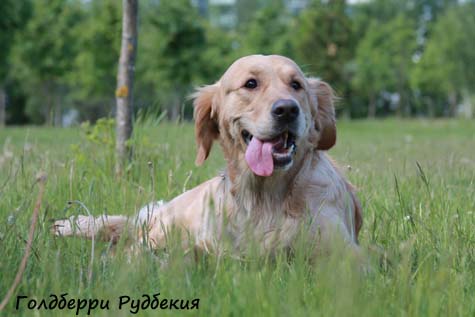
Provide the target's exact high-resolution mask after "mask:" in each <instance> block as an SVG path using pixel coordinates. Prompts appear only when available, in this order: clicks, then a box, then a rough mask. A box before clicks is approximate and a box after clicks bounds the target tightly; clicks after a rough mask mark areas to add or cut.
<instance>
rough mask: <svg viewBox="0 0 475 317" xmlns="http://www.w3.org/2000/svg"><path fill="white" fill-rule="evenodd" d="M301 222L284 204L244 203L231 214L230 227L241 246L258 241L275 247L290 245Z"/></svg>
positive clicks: (269, 248)
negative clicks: (250, 204) (251, 204)
mask: <svg viewBox="0 0 475 317" xmlns="http://www.w3.org/2000/svg"><path fill="white" fill-rule="evenodd" d="M300 223H301V221H300V218H298V217H292V216H289V215H288V213H287V212H286V210H285V209H284V208H283V206H279V205H272V206H269V205H267V206H266V205H258V204H256V205H253V206H242V205H241V206H239V207H238V208H236V210H235V212H234V213H233V214H231V215H230V218H229V222H228V225H227V230H226V231H227V233H228V234H229V236H230V237H231V239H232V242H233V244H234V247H235V248H237V249H242V248H245V247H246V246H249V245H256V244H257V247H258V248H259V249H261V250H262V251H272V250H274V249H277V248H287V247H290V246H291V245H292V242H293V241H294V239H295V237H296V235H297V233H298V229H299V225H300Z"/></svg>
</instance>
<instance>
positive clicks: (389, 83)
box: [352, 15, 416, 117]
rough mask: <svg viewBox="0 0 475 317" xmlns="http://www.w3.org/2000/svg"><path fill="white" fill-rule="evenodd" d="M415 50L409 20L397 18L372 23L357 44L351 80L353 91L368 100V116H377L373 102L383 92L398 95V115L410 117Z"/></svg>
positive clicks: (413, 33) (413, 34)
mask: <svg viewBox="0 0 475 317" xmlns="http://www.w3.org/2000/svg"><path fill="white" fill-rule="evenodd" d="M415 49H416V38H415V28H414V25H413V23H412V21H411V20H409V19H407V18H405V17H404V16H403V15H399V16H397V17H396V18H394V19H392V20H391V21H389V22H387V23H384V24H382V23H380V22H377V21H373V22H372V24H371V26H370V27H369V28H368V30H367V32H366V34H365V36H364V38H363V39H362V40H361V41H360V42H359V44H358V47H357V50H356V57H355V64H356V68H355V73H354V77H353V81H352V82H353V86H354V88H355V89H356V90H358V91H361V92H363V93H364V94H365V95H366V96H367V98H368V116H370V117H374V116H375V115H376V99H377V98H378V95H379V94H380V93H381V92H384V91H386V92H397V93H398V96H399V102H398V105H397V112H398V113H399V114H406V115H409V114H410V111H411V109H410V107H409V78H410V77H409V76H410V68H411V65H412V64H413V62H412V58H413V55H414V53H415ZM402 111H404V113H402Z"/></svg>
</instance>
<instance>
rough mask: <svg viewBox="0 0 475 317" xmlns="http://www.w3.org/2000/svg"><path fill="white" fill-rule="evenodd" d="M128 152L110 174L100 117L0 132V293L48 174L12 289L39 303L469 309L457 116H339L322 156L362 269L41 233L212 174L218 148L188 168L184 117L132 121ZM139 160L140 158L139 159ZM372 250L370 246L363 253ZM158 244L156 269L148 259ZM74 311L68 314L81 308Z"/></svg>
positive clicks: (335, 310) (465, 159)
mask: <svg viewBox="0 0 475 317" xmlns="http://www.w3.org/2000/svg"><path fill="white" fill-rule="evenodd" d="M135 126H136V130H135V134H134V138H133V142H134V144H135V145H136V147H135V155H134V158H133V160H132V161H131V163H130V165H129V167H128V169H127V173H126V175H124V176H123V177H121V178H120V179H117V178H116V175H115V173H114V163H113V155H114V149H113V140H114V138H113V131H114V127H113V124H112V123H111V122H110V121H107V120H102V121H100V122H99V123H98V124H97V125H96V126H94V127H91V126H83V127H82V128H69V129H62V130H57V129H55V128H45V127H28V128H9V129H7V130H1V131H0V144H1V146H2V149H1V152H0V197H1V199H0V246H1V249H2V255H3V257H2V259H0V289H1V290H2V291H1V294H2V297H3V294H4V293H5V292H6V289H7V288H8V287H9V286H10V284H11V282H12V280H13V277H14V274H15V272H16V270H17V267H18V264H19V262H20V259H21V257H22V255H23V252H24V248H25V244H26V243H25V240H26V237H27V231H28V227H29V224H30V217H31V213H32V210H33V207H34V201H35V199H36V196H37V192H38V186H37V185H35V179H36V175H37V173H38V172H39V171H44V172H46V173H47V175H48V180H47V183H46V192H45V196H44V199H43V204H42V208H41V212H40V218H39V223H38V226H37V231H36V234H35V239H34V244H33V252H32V255H31V257H30V259H29V263H28V266H27V270H26V272H25V274H24V277H23V280H22V282H21V284H20V287H19V288H18V290H17V292H16V294H18V295H26V296H29V297H30V298H36V299H39V300H41V299H42V298H46V299H48V296H49V295H50V294H57V295H58V296H59V295H60V294H63V293H68V294H69V295H68V298H98V299H110V300H111V309H112V307H114V309H115V310H113V311H112V310H111V311H101V310H97V309H96V310H94V311H93V314H92V315H93V316H110V315H111V314H114V315H115V316H129V315H131V313H130V312H129V311H128V310H121V311H118V310H117V298H118V297H119V296H121V295H129V296H132V297H134V296H135V297H137V298H139V297H141V296H142V294H149V295H150V296H151V295H153V294H156V293H161V296H160V298H183V299H194V298H200V306H199V310H191V311H176V310H171V311H170V310H164V311H161V310H157V311H151V310H146V311H140V313H139V315H143V316H157V315H169V316H176V315H179V316H182V315H188V316H196V315H199V316H388V315H389V316H391V315H392V316H472V315H473V314H474V313H475V302H474V301H473V295H474V294H475V254H474V253H475V230H473V228H474V227H475V199H474V198H475V186H474V182H475V159H474V158H475V126H474V125H473V122H471V121H463V120H462V121H461V120H458V121H456V120H396V119H391V120H384V121H344V120H342V121H340V122H339V123H338V131H339V140H338V143H337V145H336V146H335V147H334V148H333V149H331V150H330V154H331V155H332V156H333V157H334V158H335V159H336V160H337V161H338V162H339V163H340V165H341V166H342V168H343V170H344V171H345V174H346V175H347V176H348V178H349V179H350V180H351V181H352V182H353V183H354V184H355V185H356V186H357V187H358V188H359V197H360V198H361V200H362V204H363V210H364V226H363V229H362V231H361V234H360V243H361V246H362V248H363V249H364V250H367V252H368V254H369V255H368V257H369V259H370V263H371V271H370V272H369V273H366V274H365V273H363V272H362V271H361V270H359V269H358V268H357V267H356V266H355V264H354V262H352V261H351V260H350V259H347V258H346V257H345V255H344V254H341V253H339V252H338V251H336V253H335V254H334V255H332V256H329V257H328V258H323V259H321V260H320V261H319V262H318V265H309V263H308V262H307V261H306V260H305V254H306V252H307V251H308V244H307V243H301V244H298V245H297V247H296V251H295V256H294V258H293V259H290V260H288V259H286V258H285V256H284V255H282V256H279V255H278V256H277V257H276V258H275V259H268V258H257V257H256V258H247V259H244V260H238V259H235V258H233V257H231V256H223V257H216V256H213V255H209V256H205V257H203V258H201V259H199V260H197V261H196V262H195V261H191V262H190V261H186V260H184V258H183V254H182V252H181V251H180V248H173V247H170V248H169V249H168V250H166V251H164V250H161V251H159V252H156V253H152V252H144V253H143V254H141V255H139V256H137V257H134V258H132V259H131V260H130V262H129V261H128V259H127V256H126V254H124V253H123V252H121V251H120V250H119V252H118V253H117V254H116V255H115V256H111V255H110V250H109V246H108V245H107V244H105V243H98V244H96V246H95V256H94V262H93V276H92V280H88V276H87V275H88V274H87V273H88V270H89V263H90V260H91V242H90V241H87V240H83V239H75V238H67V239H65V238H55V237H52V236H51V234H50V233H49V227H50V225H51V220H52V219H57V218H63V217H66V216H70V215H74V214H84V213H85V211H84V210H83V209H82V208H81V207H80V206H79V205H78V204H73V205H72V206H69V207H68V201H80V202H82V203H83V204H84V205H85V206H86V207H87V208H88V209H89V210H90V211H91V213H93V214H95V215H99V214H102V213H109V214H114V213H121V214H128V215H132V214H134V213H135V211H136V210H137V209H138V208H140V206H142V205H144V204H146V203H147V202H150V201H151V200H154V199H165V200H167V199H170V198H172V197H174V196H176V195H177V194H180V193H181V192H182V191H183V190H185V189H186V188H191V187H193V186H195V185H197V184H199V183H200V182H202V181H204V180H206V179H208V178H210V177H212V176H214V175H216V174H217V173H218V172H219V171H220V170H221V169H222V168H223V167H224V162H223V159H222V155H221V153H220V150H219V147H215V148H214V150H213V153H212V155H211V157H210V160H209V161H207V162H206V163H205V165H204V166H203V167H200V168H196V167H195V166H194V164H193V161H194V155H195V147H194V139H193V133H192V132H193V127H192V125H191V124H189V123H181V124H174V123H173V124H171V123H168V122H167V121H166V120H162V121H157V120H155V121H154V120H142V121H140V122H138V123H136V125H135ZM149 162H150V163H149ZM375 250H376V251H375ZM164 253H166V254H167V255H168V261H169V265H168V266H167V267H161V265H160V263H161V262H160V260H158V258H157V256H158V257H160V256H161V255H163V254H164ZM25 304H26V302H25V303H23V304H22V305H21V306H20V310H19V311H16V310H15V306H14V305H15V297H13V299H12V301H11V302H10V304H9V305H8V306H7V308H6V311H4V312H2V313H1V314H2V315H3V316H17V315H20V316H33V315H39V316H72V315H74V312H71V311H58V310H54V311H49V310H48V311H46V310H40V311H39V312H38V311H31V310H28V309H27V308H26V305H25ZM85 314H86V312H84V311H83V312H82V315H85Z"/></svg>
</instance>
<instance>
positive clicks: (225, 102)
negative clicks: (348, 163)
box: [194, 55, 336, 176]
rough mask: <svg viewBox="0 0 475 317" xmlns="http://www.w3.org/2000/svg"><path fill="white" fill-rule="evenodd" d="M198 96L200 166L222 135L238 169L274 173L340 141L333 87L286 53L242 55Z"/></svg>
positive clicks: (197, 94)
mask: <svg viewBox="0 0 475 317" xmlns="http://www.w3.org/2000/svg"><path fill="white" fill-rule="evenodd" d="M194 98H195V99H194V107H195V110H194V114H195V133H196V143H197V146H198V154H197V158H196V163H197V164H198V165H200V164H202V163H203V162H204V160H205V159H206V158H207V157H208V154H209V152H210V150H211V146H212V143H213V141H214V140H215V139H219V140H220V143H221V145H222V147H223V151H224V155H225V157H226V159H227V161H228V165H229V164H232V165H233V166H232V168H233V169H235V170H236V169H237V170H238V171H240V172H244V170H245V169H246V168H249V169H250V170H251V171H252V172H253V173H254V174H255V175H257V176H271V175H273V174H274V173H275V172H277V171H279V170H281V171H287V170H289V169H290V168H292V166H293V165H294V164H295V161H296V160H297V159H298V158H300V159H302V157H303V156H299V152H305V151H308V150H309V149H319V150H328V149H329V148H331V147H332V146H333V145H334V144H335V141H336V126H335V115H334V108H333V99H334V95H333V90H332V88H331V87H330V86H329V85H328V84H327V83H325V82H323V81H320V80H318V79H316V78H308V77H305V76H304V74H303V73H302V71H301V70H300V68H299V67H298V66H297V65H296V64H295V63H294V62H293V61H292V60H290V59H288V58H286V57H283V56H277V55H270V56H262V55H252V56H246V57H243V58H240V59H238V60H237V61H235V62H234V63H233V64H232V65H231V66H230V67H229V68H228V70H227V71H226V72H225V73H224V75H223V76H222V77H221V79H220V80H219V81H218V82H217V83H215V84H214V85H209V86H205V87H202V88H199V89H198V90H197V92H196V93H195V94H194Z"/></svg>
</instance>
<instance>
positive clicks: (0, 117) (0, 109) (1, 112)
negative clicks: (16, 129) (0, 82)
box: [0, 86, 7, 128]
mask: <svg viewBox="0 0 475 317" xmlns="http://www.w3.org/2000/svg"><path fill="white" fill-rule="evenodd" d="M6 107H7V94H6V92H5V89H4V88H3V87H1V86H0V128H1V127H4V126H5V122H6V120H7V118H6V110H5V109H6Z"/></svg>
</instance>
